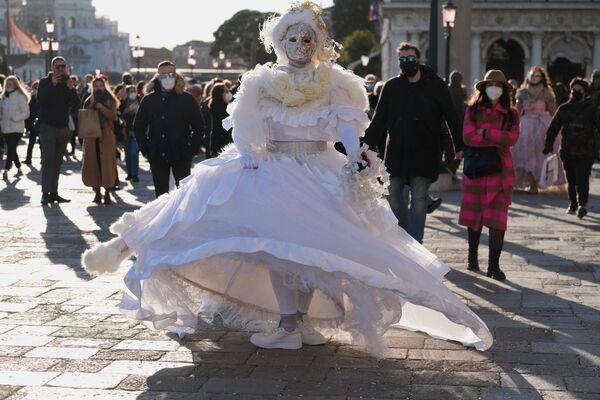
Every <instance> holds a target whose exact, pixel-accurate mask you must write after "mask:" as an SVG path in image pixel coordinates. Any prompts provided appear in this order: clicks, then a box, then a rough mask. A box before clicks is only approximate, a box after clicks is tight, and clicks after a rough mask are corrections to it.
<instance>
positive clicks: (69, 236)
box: [41, 204, 91, 280]
mask: <svg viewBox="0 0 600 400" xmlns="http://www.w3.org/2000/svg"><path fill="white" fill-rule="evenodd" d="M42 210H43V212H44V216H45V217H46V221H47V223H46V230H45V231H44V232H42V233H41V236H42V239H44V242H45V243H46V249H47V255H48V259H49V260H50V261H52V262H53V263H55V264H65V265H67V266H68V267H69V268H71V269H72V270H73V272H75V274H76V276H77V277H78V278H81V279H86V280H89V279H91V276H90V275H89V274H88V273H87V272H86V271H85V270H84V269H83V268H82V267H81V260H80V257H81V253H82V252H83V249H85V248H86V242H85V239H84V238H83V235H82V232H81V230H80V229H79V227H78V226H77V225H76V224H74V223H73V221H71V220H70V219H69V217H67V216H66V215H65V213H64V212H63V210H62V209H61V208H60V206H59V205H57V204H51V205H49V206H43V207H42Z"/></svg>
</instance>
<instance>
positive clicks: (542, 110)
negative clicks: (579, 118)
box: [512, 67, 564, 193]
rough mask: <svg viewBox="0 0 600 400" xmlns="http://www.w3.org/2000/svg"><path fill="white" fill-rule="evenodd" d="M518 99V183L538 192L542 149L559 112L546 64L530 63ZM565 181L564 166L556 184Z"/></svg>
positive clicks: (522, 186)
mask: <svg viewBox="0 0 600 400" xmlns="http://www.w3.org/2000/svg"><path fill="white" fill-rule="evenodd" d="M516 101H517V103H516V105H517V110H519V113H520V119H521V134H520V135H519V141H518V142H517V144H516V145H515V146H514V147H513V149H512V154H513V158H514V162H515V172H516V187H517V188H518V189H521V190H528V191H529V192H530V193H537V192H538V181H539V179H540V176H541V175H542V165H543V164H544V155H543V154H542V150H543V148H544V140H545V135H546V130H547V129H548V126H549V125H550V120H551V119H552V115H554V113H555V112H556V99H555V97H554V92H553V91H552V86H551V84H550V78H549V77H548V74H547V73H546V71H545V70H544V68H542V67H531V69H530V70H529V75H528V76H527V78H526V79H525V82H523V86H522V87H521V88H520V89H519V90H518V91H517V95H516ZM556 150H558V148H557V149H556ZM563 184H564V172H563V171H562V169H561V171H559V181H558V182H557V185H563Z"/></svg>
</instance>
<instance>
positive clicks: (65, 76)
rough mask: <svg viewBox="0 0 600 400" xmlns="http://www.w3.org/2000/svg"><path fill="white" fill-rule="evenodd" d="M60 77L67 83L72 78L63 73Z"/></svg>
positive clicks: (61, 81) (61, 80)
mask: <svg viewBox="0 0 600 400" xmlns="http://www.w3.org/2000/svg"><path fill="white" fill-rule="evenodd" d="M58 79H60V83H67V81H68V80H69V79H70V78H69V75H67V74H65V75H61V76H60V77H59V78H58Z"/></svg>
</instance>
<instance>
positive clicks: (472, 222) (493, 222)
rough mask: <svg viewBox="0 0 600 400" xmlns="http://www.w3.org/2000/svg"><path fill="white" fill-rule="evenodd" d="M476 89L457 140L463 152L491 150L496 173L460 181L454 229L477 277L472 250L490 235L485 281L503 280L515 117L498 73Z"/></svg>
mask: <svg viewBox="0 0 600 400" xmlns="http://www.w3.org/2000/svg"><path fill="white" fill-rule="evenodd" d="M475 88H476V89H477V90H476V92H475V94H474V96H473V98H472V100H471V102H470V105H469V107H468V108H467V110H466V112H465V123H464V130H463V140H464V142H465V145H466V146H468V147H473V148H476V147H489V146H493V147H496V149H497V151H498V153H499V156H500V160H501V166H502V168H501V170H500V172H496V173H491V174H489V175H486V176H481V177H478V178H473V179H470V178H469V177H467V176H466V175H465V176H464V177H463V184H462V203H461V208H460V216H459V220H458V223H459V224H461V225H464V226H466V227H467V229H468V234H469V266H468V269H469V270H471V271H479V263H478V260H477V249H478V247H479V238H480V236H481V229H482V227H483V226H487V227H488V228H489V230H490V233H489V236H490V250H489V252H490V253H489V261H488V271H487V276H489V277H491V278H494V279H497V280H504V279H506V275H504V273H503V272H502V270H501V269H500V264H499V261H500V253H501V252H502V246H503V244H504V232H505V231H506V224H507V219H508V206H509V205H510V203H511V202H512V192H513V188H514V186H515V172H514V167H513V160H512V156H511V153H510V147H511V146H513V145H514V144H515V143H516V142H517V139H518V138H519V116H518V113H517V110H516V109H514V108H513V107H512V106H511V91H512V88H511V86H510V85H509V84H508V82H507V81H506V78H505V77H504V74H503V73H502V71H497V70H491V71H488V73H487V74H486V75H485V78H484V80H483V81H481V82H478V83H477V84H476V85H475Z"/></svg>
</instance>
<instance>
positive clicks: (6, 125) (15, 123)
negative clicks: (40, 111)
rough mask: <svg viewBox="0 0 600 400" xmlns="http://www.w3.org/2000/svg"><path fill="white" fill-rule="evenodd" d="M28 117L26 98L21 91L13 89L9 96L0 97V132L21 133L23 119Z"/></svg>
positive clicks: (23, 123)
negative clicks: (0, 129) (0, 130)
mask: <svg viewBox="0 0 600 400" xmlns="http://www.w3.org/2000/svg"><path fill="white" fill-rule="evenodd" d="M27 118H29V105H28V104H27V98H26V97H25V96H23V94H22V93H21V92H18V91H16V90H15V91H14V92H12V93H11V94H10V96H8V97H7V96H2V98H0V127H1V128H2V133H15V132H20V133H23V131H24V130H25V120H26V119H27Z"/></svg>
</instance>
